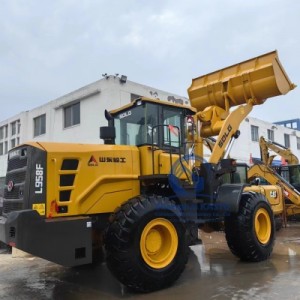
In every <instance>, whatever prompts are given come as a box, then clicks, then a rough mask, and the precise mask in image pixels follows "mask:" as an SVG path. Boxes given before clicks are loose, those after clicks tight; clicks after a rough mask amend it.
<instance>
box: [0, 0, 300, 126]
mask: <svg viewBox="0 0 300 300" xmlns="http://www.w3.org/2000/svg"><path fill="white" fill-rule="evenodd" d="M0 4H1V10H0V106H1V109H0V120H5V119H6V118H9V117H12V116H14V115H15V114H18V113H20V112H22V111H27V110H31V109H33V108H35V107H38V106H40V105H43V104H45V103H47V102H48V101H50V100H53V99H55V98H58V97H60V96H62V95H64V94H67V93H69V92H71V91H73V90H75V89H78V88H80V87H82V86H84V85H87V84H89V83H92V82H95V81H97V80H99V79H101V78H102V74H103V73H107V74H115V73H119V74H124V75H127V77H128V80H131V81H134V82H137V83H141V84H145V85H148V86H151V87H154V88H157V89H161V90H164V91H168V92H171V93H175V94H178V95H181V96H185V97H188V95H187V89H188V87H189V86H190V84H191V81H192V79H193V78H195V77H198V76H200V75H204V74H207V73H209V72H212V71H215V70H218V69H220V68H224V67H226V66H228V65H232V64H235V63H238V62H240V61H243V60H246V59H249V58H252V57H254V56H258V55H261V54H263V53H267V52H270V51H273V50H277V51H278V53H279V58H280V61H281V63H282V64H283V66H284V68H285V70H286V72H287V73H288V75H289V77H290V79H291V81H292V82H294V83H295V84H298V85H299V87H298V88H297V89H295V90H293V91H291V92H290V93H288V94H287V95H285V96H279V97H276V98H272V99H269V100H268V101H267V102H266V103H265V104H264V105H261V106H256V107H254V109H253V111H252V112H251V115H250V116H252V117H256V118H259V119H262V120H265V121H270V122H273V121H280V120H287V119H293V118H300V59H299V57H300V40H299V30H300V14H299V12H300V1H297V0H252V1H243V0H226V1H225V0H185V1H179V0H126V1H122V0H109V1H104V0H84V1H76V0H72V1H71V0H59V1H58V0H51V1H50V0H44V1H40V0H0ZM107 108H109V107H107Z"/></svg>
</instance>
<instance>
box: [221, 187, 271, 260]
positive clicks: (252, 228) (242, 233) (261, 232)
mask: <svg viewBox="0 0 300 300" xmlns="http://www.w3.org/2000/svg"><path fill="white" fill-rule="evenodd" d="M225 236H226V240H227V244H228V246H229V248H230V250H231V252H232V253H233V254H234V255H236V256H238V257H239V258H240V259H241V260H244V261H251V262H259V261H263V260H266V259H267V258H268V257H269V256H270V255H271V253H272V250H273V246H274V241H275V224H274V217H273V212H272V209H271V207H270V205H269V203H268V202H267V201H266V199H265V197H264V196H263V195H261V194H259V193H250V192H249V193H244V194H243V195H242V198H241V201H240V207H239V212H238V213H237V214H233V215H231V216H229V217H226V218H225Z"/></svg>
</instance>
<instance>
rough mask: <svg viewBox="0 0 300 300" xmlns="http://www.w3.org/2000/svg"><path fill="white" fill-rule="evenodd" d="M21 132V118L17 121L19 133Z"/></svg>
mask: <svg viewBox="0 0 300 300" xmlns="http://www.w3.org/2000/svg"><path fill="white" fill-rule="evenodd" d="M20 132H21V122H20V120H18V122H17V133H18V134H20Z"/></svg>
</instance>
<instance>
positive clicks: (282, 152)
mask: <svg viewBox="0 0 300 300" xmlns="http://www.w3.org/2000/svg"><path fill="white" fill-rule="evenodd" d="M259 147H260V152H261V158H262V161H263V163H264V164H266V165H267V166H270V165H272V162H273V159H274V157H275V156H276V155H270V153H269V150H272V151H273V152H275V153H276V154H277V155H279V156H281V157H282V158H284V159H285V161H286V162H287V163H288V164H289V165H298V164H299V159H298V158H297V156H296V155H294V154H293V153H292V151H291V150H290V149H289V148H287V147H285V146H283V145H281V144H279V143H276V142H273V141H266V140H265V138H264V137H263V136H261V137H260V139H259Z"/></svg>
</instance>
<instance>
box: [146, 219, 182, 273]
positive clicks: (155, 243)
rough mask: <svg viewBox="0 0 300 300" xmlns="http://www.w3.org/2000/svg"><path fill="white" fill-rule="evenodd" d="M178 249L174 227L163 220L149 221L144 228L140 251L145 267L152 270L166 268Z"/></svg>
mask: <svg viewBox="0 0 300 300" xmlns="http://www.w3.org/2000/svg"><path fill="white" fill-rule="evenodd" d="M177 248H178V235H177V232H176V229H175V227H174V225H173V224H172V223H171V222H170V221H168V220H166V219H163V218H157V219H153V220H152V221H150V222H149V223H148V224H147V225H146V226H145V228H144V230H143V232H142V235H141V240H140V249H141V254H142V257H143V259H144V261H145V263H146V264H147V265H149V266H150V267H152V268H154V269H162V268H164V267H166V266H168V265H169V264H170V263H171V262H172V260H173V259H174V257H175V255H176V253H177Z"/></svg>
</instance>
